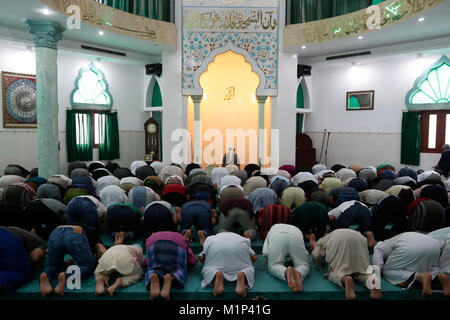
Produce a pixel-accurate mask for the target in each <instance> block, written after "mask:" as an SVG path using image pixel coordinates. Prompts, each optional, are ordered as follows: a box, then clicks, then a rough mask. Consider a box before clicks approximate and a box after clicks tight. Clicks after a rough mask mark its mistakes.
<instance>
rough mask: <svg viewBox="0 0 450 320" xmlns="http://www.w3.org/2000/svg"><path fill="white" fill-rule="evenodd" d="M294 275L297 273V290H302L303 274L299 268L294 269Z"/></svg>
mask: <svg viewBox="0 0 450 320" xmlns="http://www.w3.org/2000/svg"><path fill="white" fill-rule="evenodd" d="M294 275H295V282H296V283H297V291H296V292H301V291H302V290H303V282H302V275H301V274H300V272H298V271H297V270H294Z"/></svg>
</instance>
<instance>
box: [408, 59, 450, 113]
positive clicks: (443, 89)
mask: <svg viewBox="0 0 450 320" xmlns="http://www.w3.org/2000/svg"><path fill="white" fill-rule="evenodd" d="M406 105H407V106H408V109H410V110H426V109H447V108H450V59H449V58H447V57H446V56H443V57H442V58H441V59H439V61H438V62H436V63H434V64H433V65H432V66H431V67H430V68H429V69H428V70H426V72H424V73H423V74H422V75H421V76H420V77H419V78H418V79H417V80H416V81H415V83H414V87H413V88H412V89H411V90H410V91H409V92H408V94H407V95H406Z"/></svg>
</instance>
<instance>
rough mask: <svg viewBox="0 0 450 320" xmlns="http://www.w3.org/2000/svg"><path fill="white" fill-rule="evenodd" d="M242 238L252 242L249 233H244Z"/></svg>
mask: <svg viewBox="0 0 450 320" xmlns="http://www.w3.org/2000/svg"><path fill="white" fill-rule="evenodd" d="M244 237H245V238H247V239H248V240H250V241H251V240H252V239H251V238H250V233H249V232H248V231H245V232H244Z"/></svg>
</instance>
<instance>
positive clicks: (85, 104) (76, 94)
mask: <svg viewBox="0 0 450 320" xmlns="http://www.w3.org/2000/svg"><path fill="white" fill-rule="evenodd" d="M70 104H71V106H72V108H77V109H96V110H105V109H107V110H111V109H112V106H113V98H112V95H111V93H110V92H109V86H108V82H107V81H106V77H105V74H104V73H103V71H102V70H100V69H99V68H97V67H96V66H95V65H94V64H93V63H90V64H89V65H88V66H87V67H83V68H81V69H80V70H79V71H78V76H77V78H76V79H75V88H74V89H73V90H72V92H71V94H70Z"/></svg>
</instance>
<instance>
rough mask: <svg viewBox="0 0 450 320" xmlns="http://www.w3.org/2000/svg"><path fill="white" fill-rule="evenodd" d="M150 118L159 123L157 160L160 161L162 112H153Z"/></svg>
mask: <svg viewBox="0 0 450 320" xmlns="http://www.w3.org/2000/svg"><path fill="white" fill-rule="evenodd" d="M152 117H153V119H155V120H156V121H158V123H159V132H158V135H159V148H158V149H159V154H158V160H160V161H162V145H163V143H162V112H161V111H153V112H152Z"/></svg>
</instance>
